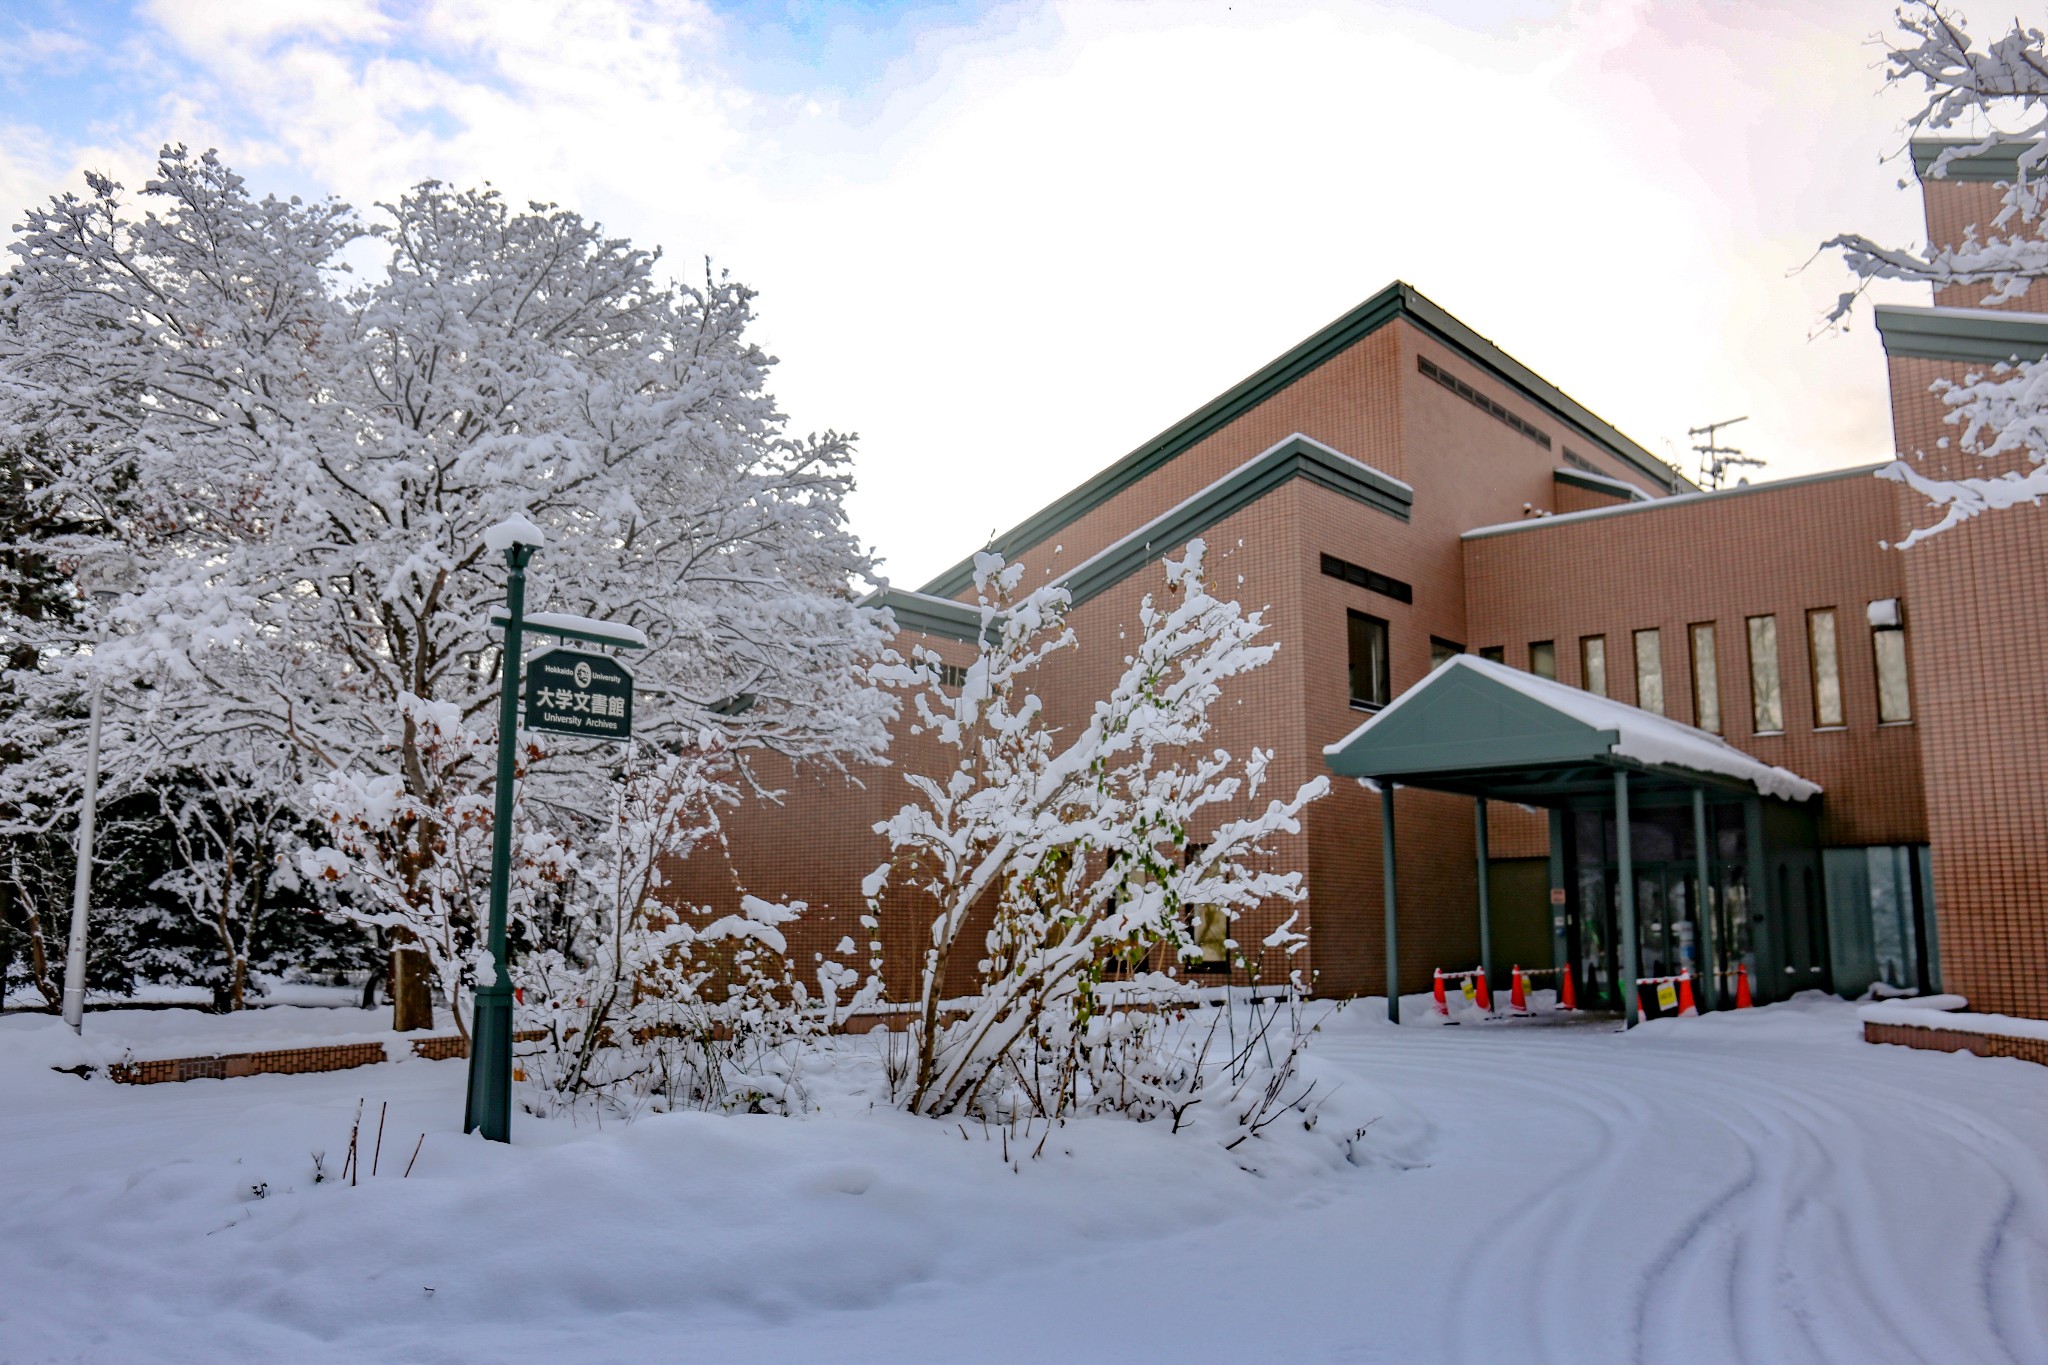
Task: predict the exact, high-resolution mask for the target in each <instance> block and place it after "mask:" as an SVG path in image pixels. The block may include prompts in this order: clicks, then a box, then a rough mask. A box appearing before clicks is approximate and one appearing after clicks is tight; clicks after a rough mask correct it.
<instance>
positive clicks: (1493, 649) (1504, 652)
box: [1479, 645, 1508, 664]
mask: <svg viewBox="0 0 2048 1365" xmlns="http://www.w3.org/2000/svg"><path fill="white" fill-rule="evenodd" d="M1479 657H1480V658H1482V659H1484V660H1486V661H1487V662H1488V663H1490V664H1504V663H1506V662H1507V661H1508V647H1507V646H1506V645H1488V646H1487V647H1486V648H1484V649H1482V650H1480V651H1479Z"/></svg>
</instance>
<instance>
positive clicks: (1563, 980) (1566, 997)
mask: <svg viewBox="0 0 2048 1365" xmlns="http://www.w3.org/2000/svg"><path fill="white" fill-rule="evenodd" d="M1557 1007H1558V1008H1559V1009H1561V1010H1575V1009H1577V1008H1578V1007H1579V998H1578V995H1577V994H1576V993H1575V992H1574V991H1573V990H1572V969H1571V967H1570V965H1569V964H1567V965H1566V966H1565V967H1564V968H1563V969H1562V970H1560V971H1559V972H1558V974H1557Z"/></svg>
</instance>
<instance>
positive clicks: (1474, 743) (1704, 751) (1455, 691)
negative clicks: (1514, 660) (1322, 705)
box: [1323, 654, 1821, 804]
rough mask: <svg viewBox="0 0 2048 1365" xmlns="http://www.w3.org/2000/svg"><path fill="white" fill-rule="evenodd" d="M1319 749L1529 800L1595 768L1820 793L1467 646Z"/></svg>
mask: <svg viewBox="0 0 2048 1365" xmlns="http://www.w3.org/2000/svg"><path fill="white" fill-rule="evenodd" d="M1323 758H1324V761H1325V762H1326V763H1328V764H1329V766H1330V770H1331V771H1332V772H1335V773H1339V774H1341V775H1343V776H1345V777H1370V778H1378V779H1380V780H1383V781H1391V782H1405V783H1408V784H1409V785H1411V786H1419V787H1439V788H1442V789H1444V790H1451V791H1464V792H1467V793H1476V792H1481V791H1484V790H1488V789H1493V790H1499V789H1502V788H1508V787H1512V788H1513V789H1514V790H1515V791H1516V792H1517V795H1516V796H1515V797H1514V798H1513V799H1516V800H1530V801H1536V802H1538V803H1539V804H1540V803H1542V802H1543V801H1546V800H1556V799H1561V798H1564V797H1566V796H1570V795H1576V794H1582V793H1583V792H1584V791H1585V790H1586V780H1587V770H1589V769H1600V768H1605V769H1608V770H1610V772H1611V770H1614V769H1625V770H1629V771H1634V772H1640V773H1644V774H1647V775H1649V776H1650V777H1651V778H1653V779H1655V780H1656V781H1657V782H1658V783H1660V784H1662V785H1665V786H1667V787H1668V786H1672V785H1674V784H1675V785H1677V786H1681V787H1688V788H1690V787H1713V788H1717V789H1723V790H1735V791H1744V792H1755V793H1758V794H1761V795H1765V796H1774V797H1779V798H1783V799H1788V800H1794V801H1804V800H1807V799H1809V798H1811V797H1815V796H1819V795H1820V792H1821V789H1820V788H1819V786H1817V785H1815V784H1814V783H1812V782H1808V781H1807V780H1806V779H1805V778H1802V777H1800V776H1799V775H1798V774H1796V773H1792V772H1788V771H1786V770H1785V769H1783V768H1779V767H1774V766H1773V765H1771V764H1768V763H1765V762H1764V761H1763V760H1761V759H1759V758H1757V757H1755V756H1754V755H1752V754H1747V753H1744V752H1743V751H1742V750H1740V749H1738V748H1736V747H1735V746H1734V745H1732V744H1730V743H1728V742H1727V741H1726V740H1724V739H1722V738H1720V737H1719V736H1717V735H1710V734H1707V733H1706V732H1705V731H1702V730H1696V729H1694V728H1693V727H1692V726H1689V725H1683V724H1680V723H1679V722H1677V721H1674V720H1671V719H1669V718H1668V717H1665V716H1660V715H1656V714H1654V713H1652V712H1649V711H1644V710H1642V709H1640V708H1638V707H1634V706H1629V705H1627V704H1626V703H1624V702H1618V701H1614V700H1612V699H1611V698H1608V697H1600V696H1595V695H1594V694H1592V693H1590V692H1583V691H1580V690H1579V689H1577V688H1574V687H1567V686H1566V685H1564V684H1563V683H1559V682H1555V681H1552V680H1550V679H1546V678H1538V677H1536V676H1534V675H1533V674H1528V673H1523V672H1520V671H1519V670H1516V669H1511V668H1509V667H1508V666H1507V665H1505V664H1497V663H1490V662H1488V661H1486V660H1484V659H1480V658H1476V657H1474V656H1473V655H1470V654H1458V655H1453V656H1452V657H1451V658H1450V659H1449V660H1447V661H1446V662H1444V663H1442V664H1440V665H1438V666H1437V668H1436V670H1435V671H1434V672H1432V673H1431V674H1430V675H1429V676H1428V677H1426V678H1424V679H1423V680H1422V681H1421V682H1420V683H1418V684H1416V685H1415V686H1414V687H1412V688H1410V689H1408V691H1406V692H1404V693H1403V694H1402V695H1401V696H1399V697H1397V698H1395V699H1394V701H1393V703H1392V704H1391V705H1389V706H1387V707H1385V708H1384V709H1382V710H1381V711H1380V712H1379V713H1378V714H1377V715H1375V716H1373V717H1372V718H1371V719H1370V720H1368V721H1366V722H1365V724H1363V725H1361V726H1359V727H1358V728H1357V729H1356V730H1354V731H1352V732H1351V733H1350V734H1348V735H1346V736H1345V737H1344V738H1343V739H1341V740H1339V741H1337V743H1335V744H1331V745H1328V746H1326V747H1325V748H1324V750H1323Z"/></svg>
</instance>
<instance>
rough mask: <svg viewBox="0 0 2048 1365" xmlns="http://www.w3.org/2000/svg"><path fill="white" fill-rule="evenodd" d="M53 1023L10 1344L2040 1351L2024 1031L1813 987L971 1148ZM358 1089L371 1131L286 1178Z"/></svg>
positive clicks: (1355, 1035)
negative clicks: (1939, 1040) (1900, 1013)
mask: <svg viewBox="0 0 2048 1365" xmlns="http://www.w3.org/2000/svg"><path fill="white" fill-rule="evenodd" d="M1414 1004H1415V1007H1416V1009H1415V1011H1414V1012H1415V1013H1416V1014H1420V1013H1421V1010H1422V1006H1423V1002H1422V1001H1421V1000H1420V999H1417V1000H1416V1001H1415V1002H1414ZM95 1025H97V1026H100V1027H103V1028H105V1029H107V1030H108V1031H109V1032H110V1033H111V1032H112V1030H113V1027H114V1021H113V1020H112V1019H110V1018H108V1016H104V1015H102V1016H94V1017H91V1018H89V1019H88V1026H89V1028H90V1027H93V1026H95ZM279 1026H280V1027H282V1026H284V1021H283V1020H282V1019H280V1020H279ZM60 1027H61V1026H59V1025H57V1024H56V1023H55V1021H53V1020H50V1019H48V1018H47V1017H41V1016H12V1017H9V1018H7V1019H4V1020H0V1095H4V1096H5V1097H6V1099H5V1103H4V1104H0V1360H5V1361H8V1362H34V1361H73V1360H82V1361H133V1360H144V1359H147V1360H165V1361H173V1360H202V1359H203V1360H231V1361H232V1360H295V1361H297V1360H307V1361H324V1360H348V1361H381V1360H400V1359H403V1360H408V1361H468V1360H482V1359H490V1358H496V1357H500V1356H510V1355H517V1356H518V1357H520V1358H525V1359H545V1360H556V1361H611V1360H619V1361H626V1360H669V1359H680V1358H685V1357H687V1358H690V1359H704V1360H729V1361H754V1360H764V1361H784V1360H805V1361H832V1362H837V1361H869V1360H873V1361H884V1360H887V1361H902V1360H934V1361H937V1360H944V1361H983V1360H986V1361H1003V1362H1012V1361H1039V1360H1045V1361H1051V1360H1062V1361H1074V1360H1095V1359H1102V1360H1112V1359H1113V1360H1147V1359H1159V1360H1224V1359H1228V1360H1236V1361H1264V1360H1282V1359H1285V1360H1310V1361H1314V1360H1324V1361H1350V1362H1379V1361H1386V1362H1393V1361H1447V1362H1460V1361H1480V1360H1484V1361H1487V1362H1489V1365H1493V1362H1498V1361H1501V1360H1513V1361H1517V1362H1531V1363H1532V1365H1536V1363H1540V1362H1550V1361H1556V1362H1560V1365H1562V1362H1573V1365H1584V1363H1585V1362H1606V1361H1654V1362H1664V1361H1681V1362H1682V1361H1701V1362H1724V1361H1759V1362H1762V1361H1805V1360H1820V1361H1844V1362H1848V1361H1857V1362H1887V1363H1891V1362H1910V1361H1926V1362H1943V1363H1944V1365H1946V1363H1947V1362H1979V1361H1985V1362H2038V1361H2044V1360H2048V1145H2044V1144H2043V1143H2042V1141H2041V1139H2040V1134H2042V1133H2043V1132H2048V1069H2044V1068H2041V1067H2036V1066H2031V1065H2028V1064H2026V1063H2023V1062H2017V1061H2005V1060H1984V1059H1979V1058H1975V1057H1970V1056H1967V1055H1943V1054H1933V1053H1919V1052H1911V1051H1908V1050H1905V1049H1901V1048H1885V1047H1872V1046H1869V1045H1866V1044H1864V1043H1862V1042H1861V1041H1860V1040H1859V1034H1858V1026H1857V1022H1856V1013H1855V1009H1854V1007H1853V1006H1849V1005H1845V1004H1842V1003H1840V1002H1835V1001H1828V1000H1822V999H1820V998H1818V997H1809V998H1806V999H1802V1000H1800V1001H1798V1002H1795V1003H1793V1004H1790V1005H1781V1006H1774V1007H1772V1008H1769V1009H1762V1010H1755V1011H1749V1012H1745V1013H1743V1014H1739V1015H1729V1014H1724V1015H1714V1016H1708V1017H1706V1018H1702V1019H1697V1020H1690V1019H1689V1020H1674V1021H1662V1022H1658V1023H1652V1024H1649V1025H1646V1026H1645V1027H1643V1028H1641V1029H1639V1030H1637V1031H1636V1032H1635V1033H1633V1034H1629V1035H1626V1036H1624V1035H1621V1034H1618V1033H1616V1032H1614V1031H1613V1030H1612V1028H1611V1027H1609V1026H1603V1025H1598V1024H1590V1023H1588V1024H1538V1025H1520V1026H1483V1027H1468V1028H1439V1027H1410V1028H1400V1029H1396V1028H1392V1027H1390V1026H1388V1025H1386V1024H1385V1023H1384V1021H1383V1020H1382V1019H1381V1018H1380V1011H1379V1007H1378V1006H1377V1005H1376V1004H1370V1003H1368V1004H1363V1005H1360V1006H1358V1007H1354V1008H1352V1009H1349V1010H1346V1011H1344V1012H1343V1013H1341V1014H1340V1015H1337V1016H1336V1017H1335V1018H1333V1019H1332V1020H1330V1021H1329V1022H1328V1023H1327V1024H1326V1026H1325V1028H1324V1031H1323V1035H1322V1036H1321V1037H1320V1038H1319V1039H1318V1041H1317V1044H1316V1049H1315V1050H1316V1053H1317V1054H1318V1057H1319V1060H1318V1062H1317V1066H1318V1068H1319V1071H1318V1074H1319V1076H1320V1077H1321V1078H1323V1079H1324V1080H1325V1081H1326V1082H1328V1083H1336V1082H1340V1081H1341V1082H1342V1083H1343V1086H1344V1088H1343V1090H1342V1091H1340V1094H1339V1096H1338V1098H1337V1099H1336V1100H1335V1101H1333V1104H1332V1112H1333V1114H1334V1113H1341V1114H1342V1115H1343V1116H1344V1117H1345V1119H1346V1120H1347V1121H1349V1120H1350V1119H1353V1118H1355V1117H1357V1116H1360V1115H1364V1116H1373V1115H1378V1116H1381V1117H1380V1122H1379V1123H1377V1124H1375V1125H1374V1127H1373V1128H1372V1129H1371V1131H1370V1132H1369V1133H1368V1135H1367V1138H1366V1139H1365V1141H1364V1144H1363V1147H1364V1151H1365V1153H1366V1157H1365V1159H1364V1161H1363V1162H1362V1163H1361V1164H1359V1165H1356V1166H1352V1165H1347V1164H1345V1163H1343V1162H1342V1161H1341V1160H1327V1159H1322V1158H1323V1156H1326V1155H1327V1153H1328V1152H1330V1151H1332V1150H1334V1149H1333V1148H1331V1147H1329V1146H1328V1145H1327V1144H1326V1145H1324V1146H1323V1147H1321V1148H1318V1147H1317V1146H1315V1145H1314V1144H1310V1143H1303V1142H1289V1143H1284V1144H1274V1145H1273V1146H1272V1147H1271V1148H1270V1149H1269V1151H1270V1155H1271V1158H1272V1159H1271V1160H1270V1161H1267V1163H1266V1165H1265V1166H1264V1167H1263V1173H1262V1174H1260V1175H1256V1176H1254V1175H1249V1174H1246V1173H1244V1172H1242V1171H1240V1170H1238V1169H1237V1167H1236V1165H1235V1163H1234V1162H1233V1160H1232V1159H1231V1158H1230V1157H1229V1156H1226V1155H1224V1154H1223V1153H1222V1152H1221V1151H1220V1149H1219V1148H1217V1147H1216V1145H1215V1144H1214V1143H1213V1142H1209V1141H1207V1140H1206V1139H1196V1140H1194V1141H1190V1139H1188V1138H1187V1137H1185V1136H1182V1137H1173V1136H1169V1135H1168V1134H1166V1133H1165V1132H1163V1131H1161V1130H1160V1129H1159V1128H1158V1127H1156V1126H1151V1125H1143V1126H1141V1125H1133V1124H1129V1123H1124V1122H1120V1121H1116V1120H1094V1121H1090V1122H1087V1123H1083V1124H1077V1125H1072V1126H1070V1127H1069V1128H1067V1129H1065V1130H1062V1131H1061V1132H1059V1133H1057V1134H1055V1135H1054V1136H1053V1137H1052V1139H1051V1140H1050V1141H1049V1142H1048V1143H1047V1144H1046V1146H1045V1149H1044V1153H1043V1155H1042V1156H1040V1157H1038V1158H1037V1159H1035V1160H1034V1159H1031V1158H1030V1157H1029V1156H1021V1157H1020V1156H1019V1154H1018V1153H1017V1152H1016V1151H1015V1150H1013V1151H1012V1153H1011V1155H1012V1156H1013V1157H1014V1158H1017V1159H1016V1160H1015V1161H1014V1163H1010V1162H1005V1161H1004V1160H1003V1156H1002V1144H1001V1140H1000V1138H999V1137H998V1136H996V1135H992V1134H984V1133H983V1132H982V1131H980V1129H979V1128H978V1127H976V1126H975V1125H966V1126H965V1127H960V1126H956V1125H952V1124H940V1123H933V1122H931V1121H928V1120H922V1119H912V1118H907V1117H904V1116H902V1115H898V1114H894V1113H890V1112H871V1111H868V1110H866V1109H865V1108H864V1107H863V1106H860V1105H858V1104H857V1103H856V1102H855V1101H854V1100H853V1099H852V1098H851V1096H852V1094H853V1091H852V1090H851V1089H850V1088H848V1089H845V1090H834V1088H833V1086H832V1085H831V1084H829V1083H827V1081H821V1084H820V1087H819V1102H820V1104H821V1105H822V1106H823V1107H824V1109H825V1111H826V1112H824V1113H821V1114H818V1115H814V1116H812V1117H808V1118H804V1119H798V1120H791V1119H782V1118H774V1117H768V1116H751V1117H748V1116H742V1117H735V1118H716V1117H708V1116H704V1115H695V1114H677V1115H658V1116H650V1117H646V1118H642V1119H640V1120H639V1121H637V1122H635V1123H633V1124H631V1125H629V1126H619V1125H617V1124H609V1125H606V1126H604V1127H603V1128H602V1129H600V1128H597V1127H595V1126H593V1125H591V1124H589V1123H588V1122H586V1123H584V1124H583V1125H581V1126H577V1125H573V1124H571V1123H569V1122H567V1121H565V1120H559V1119H557V1120H549V1121H545V1122H543V1121H540V1120H536V1119H532V1118H528V1117H526V1116H524V1115H519V1116H515V1122H514V1130H513V1132H514V1138H515V1143H514V1145H513V1146H511V1147H509V1148H505V1147H494V1146H491V1145H488V1144H485V1143H482V1142H480V1141H473V1140H468V1139H464V1138H462V1137H460V1136H459V1135H458V1134H457V1132H456V1131H455V1130H456V1129H457V1128H458V1127H459V1119H460V1113H461V1107H462V1082H463V1074H464V1068H463V1064H462V1063H459V1062H420V1061H409V1062H403V1063H398V1064H394V1065H387V1066H382V1067H375V1068H367V1069H364V1070H359V1071H352V1072H345V1073H338V1074H334V1075H325V1076H298V1077H285V1076H259V1077H250V1078H246V1079H240V1080H232V1081H197V1082H189V1083H186V1084H182V1085H161V1086H150V1087H122V1086H115V1085H111V1084H109V1083H107V1082H105V1081H102V1080H80V1079H77V1078H75V1077H73V1076H69V1075H62V1074H57V1073H54V1072H52V1071H50V1070H49V1069H48V1066H49V1065H50V1064H51V1062H52V1061H53V1060H56V1061H62V1060H63V1059H65V1058H66V1057H69V1056H71V1055H74V1052H75V1045H74V1044H71V1043H69V1042H68V1041H66V1039H65V1038H64V1037H62V1036H59V1034H58V1033H57V1032H55V1030H57V1029H59V1028H60ZM163 1027H168V1026H163ZM827 1080H829V1078H827ZM358 1097H367V1098H368V1100H369V1105H368V1121H369V1123H370V1125H371V1126H372V1127H374V1121H375V1117H376V1114H377V1109H378V1105H379V1102H381V1101H388V1102H389V1104H390V1111H389V1116H388V1118H387V1119H386V1121H385V1130H384V1139H383V1151H382V1155H381V1157H380V1158H379V1159H378V1166H379V1173H378V1175H377V1176H376V1177H375V1178H370V1177H368V1176H366V1177H365V1178H364V1179H363V1181H362V1182H361V1183H360V1184H359V1185H358V1186H356V1187H355V1188H349V1187H348V1186H346V1185H341V1184H336V1183H333V1182H332V1181H329V1182H327V1183H321V1184H318V1185H316V1184H315V1183H314V1181H313V1167H312V1162H311V1160H310V1157H309V1153H310V1152H312V1151H314V1150H322V1151H324V1152H325V1154H326V1166H327V1169H328V1170H329V1172H331V1173H332V1172H338V1171H339V1168H340V1165H341V1160H342V1154H343V1150H344V1148H345V1147H346V1144H347V1135H348V1127H349V1121H350V1117H351V1115H352V1114H353V1112H354V1110H355V1107H356V1101H357V1099H358ZM422 1133H425V1134H426V1139H425V1144H424V1147H423V1149H422V1151H421V1155H420V1158H419V1163H418V1166H417V1167H416V1168H415V1169H414V1171H413V1173H412V1176H411V1178H410V1179H401V1178H400V1172H401V1171H402V1169H403V1167H404V1165H405V1161H406V1158H407V1157H409V1156H410V1154H411V1152H412V1150H413V1147H414V1144H415V1142H416V1141H417V1140H418V1139H419V1137H420V1135H421V1134H422ZM373 1136H374V1134H373V1133H366V1135H365V1137H364V1143H365V1150H366V1153H367V1150H368V1146H369V1144H370V1142H371V1141H372V1138H373ZM1319 1153H1321V1154H1322V1155H1321V1156H1319V1155H1318V1154H1319ZM1259 1159H1260V1160H1265V1158H1263V1157H1262V1158H1259ZM259 1187H260V1188H261V1189H262V1197H257V1194H256V1191H257V1189H258V1188H259Z"/></svg>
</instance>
